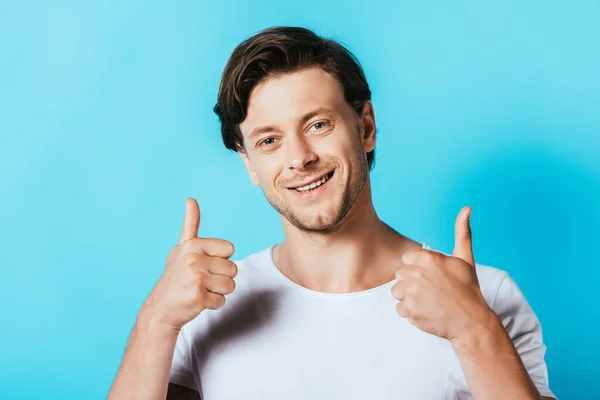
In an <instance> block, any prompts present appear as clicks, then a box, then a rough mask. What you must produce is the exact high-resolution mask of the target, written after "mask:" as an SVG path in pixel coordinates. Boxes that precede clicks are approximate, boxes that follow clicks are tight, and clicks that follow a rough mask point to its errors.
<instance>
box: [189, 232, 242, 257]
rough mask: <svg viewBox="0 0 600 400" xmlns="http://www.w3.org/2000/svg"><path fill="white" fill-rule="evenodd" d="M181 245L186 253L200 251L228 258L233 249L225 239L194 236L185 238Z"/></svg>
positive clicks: (231, 244) (212, 255)
mask: <svg viewBox="0 0 600 400" xmlns="http://www.w3.org/2000/svg"><path fill="white" fill-rule="evenodd" d="M182 246H183V248H184V250H185V252H188V253H202V254H206V255H208V256H211V257H220V258H229V257H231V256H232V255H233V253H234V251H235V248H234V247H233V243H231V242H230V241H228V240H225V239H213V238H198V237H196V238H191V239H188V240H186V241H185V243H183V244H182Z"/></svg>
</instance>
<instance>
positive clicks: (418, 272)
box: [410, 268, 425, 279]
mask: <svg viewBox="0 0 600 400" xmlns="http://www.w3.org/2000/svg"><path fill="white" fill-rule="evenodd" d="M410 274H411V276H412V277H413V278H415V279H423V278H424V277H425V274H424V273H423V270H422V269H420V268H413V269H412V270H411V271H410Z"/></svg>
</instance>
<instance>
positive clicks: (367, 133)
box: [360, 100, 376, 153]
mask: <svg viewBox="0 0 600 400" xmlns="http://www.w3.org/2000/svg"><path fill="white" fill-rule="evenodd" d="M360 121H361V125H362V127H363V132H362V143H363V148H364V150H365V153H369V152H370V151H372V150H373V149H374V148H375V139H376V126H375V112H374V111H373V103H371V101H370V100H367V101H365V105H364V106H363V113H362V116H361V118H360Z"/></svg>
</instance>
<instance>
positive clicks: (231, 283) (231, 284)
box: [227, 279, 235, 293]
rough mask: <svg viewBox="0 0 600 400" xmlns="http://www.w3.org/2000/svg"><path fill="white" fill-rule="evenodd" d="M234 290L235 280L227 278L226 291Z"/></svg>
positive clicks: (231, 291)
mask: <svg viewBox="0 0 600 400" xmlns="http://www.w3.org/2000/svg"><path fill="white" fill-rule="evenodd" d="M234 290H235V281H234V280H233V279H228V280H227V293H233V291H234Z"/></svg>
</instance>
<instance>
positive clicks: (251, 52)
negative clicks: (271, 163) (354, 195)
mask: <svg viewBox="0 0 600 400" xmlns="http://www.w3.org/2000/svg"><path fill="white" fill-rule="evenodd" d="M308 67H319V68H321V69H322V70H324V71H325V72H327V73H329V74H331V75H332V76H333V77H334V78H335V79H336V80H337V81H338V83H339V84H340V86H341V88H342V90H343V92H344V98H345V100H346V102H347V103H348V105H350V106H351V107H352V109H353V110H354V112H355V116H356V117H360V116H361V115H362V112H363V106H364V104H365V102H366V101H367V100H371V90H370V89H369V84H368V83H367V79H366V78H365V74H364V71H363V69H362V67H361V65H360V63H359V61H358V60H357V59H356V57H355V56H354V55H353V54H352V53H351V52H350V50H348V49H347V48H346V47H344V46H343V45H342V44H340V43H338V42H336V41H334V40H331V39H326V38H323V37H320V36H318V35H316V34H315V33H314V32H312V31H310V30H308V29H306V28H301V27H291V26H276V27H271V28H268V29H265V30H263V31H261V32H259V33H257V34H255V35H254V36H252V37H250V38H248V39H246V40H245V41H243V42H242V43H240V44H239V45H238V46H237V47H236V48H235V49H234V50H233V53H232V54H231V56H230V57H229V60H228V61H227V64H226V65H225V69H224V71H223V77H222V79H221V85H220V87H219V93H218V96H217V104H216V105H215V107H214V109H213V110H214V112H215V113H216V114H217V115H218V116H219V121H220V122H221V135H222V136H223V143H224V144H225V147H227V148H228V149H230V150H234V151H242V152H244V151H245V149H244V139H243V137H242V134H241V132H240V129H239V124H240V123H242V122H243V121H244V119H246V113H247V111H248V99H249V97H250V93H251V91H252V89H253V88H254V87H255V86H256V85H258V84H259V83H261V82H263V81H264V80H265V79H268V78H269V77H273V76H275V75H278V74H283V73H289V72H294V71H297V70H300V69H303V68H308ZM374 158H375V150H373V151H371V152H369V153H367V161H368V164H369V168H372V166H373V163H374Z"/></svg>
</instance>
